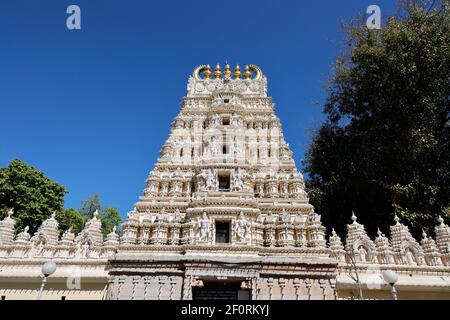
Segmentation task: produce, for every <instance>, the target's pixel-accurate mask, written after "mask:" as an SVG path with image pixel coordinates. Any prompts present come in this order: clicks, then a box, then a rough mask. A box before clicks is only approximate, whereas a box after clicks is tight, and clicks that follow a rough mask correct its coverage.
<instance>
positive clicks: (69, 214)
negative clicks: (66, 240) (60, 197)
mask: <svg viewBox="0 0 450 320" xmlns="http://www.w3.org/2000/svg"><path fill="white" fill-rule="evenodd" d="M56 220H57V221H58V223H59V231H60V232H61V233H63V232H64V231H66V230H67V229H69V228H71V229H72V232H73V233H75V234H78V233H79V232H80V231H81V230H83V227H84V224H85V222H86V219H84V217H83V216H82V215H81V214H80V213H79V212H78V211H77V210H75V209H73V208H69V209H65V210H62V211H58V212H57V213H56Z"/></svg>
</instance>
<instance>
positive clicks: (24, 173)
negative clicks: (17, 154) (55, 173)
mask: <svg viewBox="0 0 450 320" xmlns="http://www.w3.org/2000/svg"><path fill="white" fill-rule="evenodd" d="M65 193H67V190H66V189H65V188H64V187H63V186H62V185H60V184H58V183H56V182H54V181H52V180H51V179H50V178H48V177H46V176H45V175H44V174H43V173H42V172H41V171H39V170H38V169H36V168H34V167H30V166H28V165H27V164H26V163H25V162H23V161H20V160H18V159H15V160H12V161H11V162H10V164H9V165H8V166H7V167H5V168H0V218H3V217H4V216H5V215H6V213H7V212H8V211H9V209H11V208H12V209H14V219H15V220H16V222H17V224H16V228H17V230H22V229H23V228H24V227H26V226H29V227H30V232H35V231H36V230H37V228H38V226H39V225H40V224H41V222H42V221H43V220H45V219H47V218H48V217H50V215H51V214H52V212H54V211H61V210H62V209H63V206H64V194H65Z"/></svg>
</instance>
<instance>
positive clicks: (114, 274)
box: [0, 64, 450, 300]
mask: <svg viewBox="0 0 450 320" xmlns="http://www.w3.org/2000/svg"><path fill="white" fill-rule="evenodd" d="M187 90H188V92H187V96H186V97H184V98H183V101H182V103H181V108H180V112H179V114H178V115H177V116H176V118H175V119H174V121H173V123H172V128H171V131H170V135H169V137H168V139H167V141H166V142H165V144H164V145H163V147H162V149H161V153H160V157H159V159H158V161H157V163H156V165H155V167H154V169H153V171H151V172H150V174H149V176H148V178H147V180H146V188H145V190H144V191H143V194H142V196H141V197H140V198H139V201H138V202H137V203H136V204H135V207H134V209H133V210H132V211H131V212H129V213H128V215H127V218H126V221H125V222H124V224H123V232H122V235H121V236H120V237H119V236H118V235H117V234H116V233H115V232H113V233H111V234H109V235H108V236H107V237H106V238H103V236H102V233H101V223H100V221H99V220H98V219H97V216H96V215H95V214H94V217H93V218H92V219H91V220H90V221H89V222H88V223H87V224H86V226H85V228H84V230H83V231H82V232H81V233H80V234H78V235H74V234H73V233H72V232H71V231H70V230H68V231H66V232H65V233H64V234H63V235H62V236H61V237H60V236H59V230H58V222H57V221H56V220H55V217H54V215H52V216H51V217H50V218H49V219H48V220H46V221H44V222H43V223H42V225H41V227H40V228H39V230H38V231H37V232H36V233H35V234H34V235H33V236H31V235H30V234H28V232H27V231H28V230H27V229H25V230H23V231H22V232H20V233H19V234H17V235H16V236H15V232H14V225H15V221H14V213H13V212H12V211H11V212H10V214H9V215H8V216H7V217H6V218H5V219H4V220H3V221H1V222H0V297H1V298H2V299H36V295H37V289H38V288H39V284H40V281H41V278H40V270H41V266H42V264H43V263H44V262H46V261H49V260H52V261H54V262H55V263H56V265H57V270H56V272H55V273H54V274H53V275H51V276H50V277H49V279H48V283H47V285H46V288H45V291H44V294H43V299H110V300H131V299H132V300H142V299H148V300H155V299H164V300H191V299H239V300H271V299H274V300H284V299H286V300H335V299H361V298H363V299H390V298H391V295H390V286H389V285H388V284H387V283H385V282H384V280H383V278H382V272H383V271H384V270H393V271H394V272H396V273H397V275H398V282H397V284H396V289H397V291H398V297H399V299H450V228H449V227H448V226H447V225H446V224H445V223H444V220H443V219H442V218H439V219H438V221H437V225H436V228H435V240H434V239H433V238H431V237H429V236H428V235H426V234H423V239H421V240H419V241H417V240H416V239H414V238H413V237H412V236H411V234H410V232H409V231H408V228H407V227H406V226H405V225H403V224H402V223H401V221H400V220H399V219H398V218H397V217H396V218H395V221H393V222H392V224H393V225H392V227H391V228H390V230H382V231H379V232H378V237H377V238H375V239H373V240H372V239H370V238H369V237H368V235H367V234H366V232H365V229H364V226H363V225H361V224H359V223H358V221H357V217H356V216H355V215H353V216H352V217H351V220H352V222H351V223H350V224H349V225H348V232H347V235H346V238H345V243H343V242H342V241H341V238H340V237H339V236H338V235H337V234H336V233H335V232H334V231H332V232H331V236H330V237H329V238H328V239H327V238H326V228H325V227H328V228H329V229H328V230H332V229H331V227H332V226H323V225H322V223H321V217H320V215H319V214H318V213H316V212H315V211H314V208H313V206H312V205H310V204H309V199H308V195H307V193H306V192H305V185H304V181H303V176H302V174H301V173H299V172H298V170H297V168H296V165H295V162H294V160H293V156H292V152H291V150H290V148H289V144H288V143H287V142H286V141H285V139H284V136H283V132H282V127H281V124H280V121H279V119H278V118H277V116H276V115H275V112H274V111H275V110H274V109H275V106H274V103H273V101H272V99H271V98H270V97H269V96H268V95H267V79H266V77H265V76H264V74H263V73H262V71H261V69H260V68H259V67H257V66H255V65H249V66H246V67H245V68H244V69H243V70H242V72H241V69H240V67H239V66H236V67H235V68H234V69H233V70H232V69H231V68H230V66H229V65H228V64H226V66H225V67H224V69H223V70H222V69H221V67H220V66H219V65H218V66H217V67H216V68H215V69H214V70H211V68H210V67H209V66H207V65H202V66H200V67H198V68H196V69H195V71H194V72H193V74H192V75H191V76H190V78H189V82H188V88H187ZM349 220H350V217H349ZM385 234H389V238H388V237H386V236H385Z"/></svg>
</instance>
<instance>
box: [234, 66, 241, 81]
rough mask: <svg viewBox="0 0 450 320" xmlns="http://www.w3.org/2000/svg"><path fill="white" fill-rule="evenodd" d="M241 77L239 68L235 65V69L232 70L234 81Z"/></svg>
mask: <svg viewBox="0 0 450 320" xmlns="http://www.w3.org/2000/svg"><path fill="white" fill-rule="evenodd" d="M241 76H242V73H241V67H240V66H239V65H237V66H236V68H234V77H235V78H236V79H239V78H240V77H241Z"/></svg>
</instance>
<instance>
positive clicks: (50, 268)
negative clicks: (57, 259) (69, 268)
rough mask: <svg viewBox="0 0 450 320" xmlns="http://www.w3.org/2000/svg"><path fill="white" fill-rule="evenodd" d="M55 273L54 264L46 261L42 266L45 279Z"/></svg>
mask: <svg viewBox="0 0 450 320" xmlns="http://www.w3.org/2000/svg"><path fill="white" fill-rule="evenodd" d="M55 271H56V263H54V262H53V261H47V262H46V263H44V264H43V265H42V274H43V275H44V276H45V277H48V276H50V275H52V274H53V273H55Z"/></svg>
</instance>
